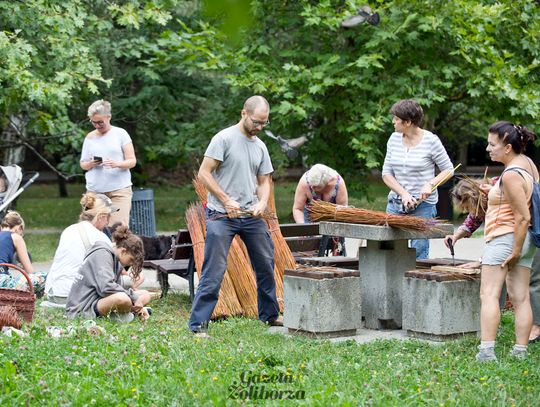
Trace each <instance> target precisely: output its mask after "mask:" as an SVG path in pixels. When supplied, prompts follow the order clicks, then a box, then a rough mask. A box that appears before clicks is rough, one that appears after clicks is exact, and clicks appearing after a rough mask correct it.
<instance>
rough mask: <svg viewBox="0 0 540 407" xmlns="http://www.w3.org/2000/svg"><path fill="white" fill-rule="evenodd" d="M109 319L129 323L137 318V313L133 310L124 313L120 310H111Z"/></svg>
mask: <svg viewBox="0 0 540 407" xmlns="http://www.w3.org/2000/svg"><path fill="white" fill-rule="evenodd" d="M109 319H110V320H111V321H113V322H118V323H119V324H129V323H130V322H131V321H133V320H134V319H135V315H133V312H125V313H122V314H121V313H118V312H111V313H110V315H109Z"/></svg>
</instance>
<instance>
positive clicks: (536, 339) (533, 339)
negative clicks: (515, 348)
mask: <svg viewBox="0 0 540 407" xmlns="http://www.w3.org/2000/svg"><path fill="white" fill-rule="evenodd" d="M536 342H540V335H538V336H535V337H534V338H532V339H529V343H536Z"/></svg>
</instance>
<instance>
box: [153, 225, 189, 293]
mask: <svg viewBox="0 0 540 407" xmlns="http://www.w3.org/2000/svg"><path fill="white" fill-rule="evenodd" d="M144 267H148V268H153V269H154V270H156V271H157V277H158V282H159V285H160V287H161V296H162V297H165V296H166V295H167V293H168V291H169V287H170V286H169V274H176V275H177V276H180V277H182V278H185V279H186V280H187V281H188V284H189V297H190V299H191V301H193V298H195V260H194V257H193V246H192V244H191V236H190V235H189V231H188V230H187V229H180V230H178V233H177V234H176V238H175V244H174V246H173V247H172V248H171V253H170V258H168V259H159V260H146V261H145V262H144Z"/></svg>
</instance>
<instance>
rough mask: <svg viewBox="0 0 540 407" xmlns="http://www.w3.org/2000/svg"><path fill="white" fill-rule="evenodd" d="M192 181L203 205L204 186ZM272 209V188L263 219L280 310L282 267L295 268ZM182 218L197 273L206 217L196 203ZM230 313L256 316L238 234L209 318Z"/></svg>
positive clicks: (247, 263)
mask: <svg viewBox="0 0 540 407" xmlns="http://www.w3.org/2000/svg"><path fill="white" fill-rule="evenodd" d="M193 185H194V187H195V191H196V193H197V195H198V197H199V199H200V200H201V202H202V203H203V204H204V205H205V204H206V200H207V191H206V188H205V187H204V185H203V184H202V182H200V181H199V180H198V179H196V178H195V179H194V180H193ZM275 213H276V212H275V204H274V197H273V192H272V194H271V198H270V202H269V210H268V212H267V214H269V215H270V216H263V219H264V220H265V221H266V223H267V225H268V229H269V231H270V233H271V237H272V240H273V241H274V255H275V265H274V277H275V280H276V295H277V297H278V302H279V305H280V310H281V311H283V271H284V270H285V268H287V269H291V268H295V267H296V263H295V261H294V257H293V256H292V253H291V251H290V249H289V246H288V245H287V243H286V242H285V239H284V238H283V236H282V235H281V230H280V229H279V223H278V220H277V217H276V216H275V215H274V214H275ZM186 220H187V225H188V230H189V233H190V235H191V240H192V242H193V251H194V257H195V266H196V269H197V274H198V275H199V277H200V275H201V270H202V263H203V260H204V238H205V235H206V217H205V212H204V208H203V206H202V205H200V204H197V205H191V206H190V207H189V208H188V210H187V211H186ZM233 297H234V298H233ZM231 315H244V316H246V317H252V318H257V316H258V308H257V286H256V281H255V273H254V271H253V268H252V267H251V262H250V260H249V256H248V253H247V249H246V247H245V245H244V243H243V242H242V240H241V239H240V237H239V236H236V237H235V238H234V239H233V241H232V244H231V249H230V251H229V256H228V258H227V271H226V272H225V276H224V279H223V284H222V286H221V290H220V293H219V300H218V305H217V306H216V309H215V310H214V314H213V315H212V318H219V317H227V316H231Z"/></svg>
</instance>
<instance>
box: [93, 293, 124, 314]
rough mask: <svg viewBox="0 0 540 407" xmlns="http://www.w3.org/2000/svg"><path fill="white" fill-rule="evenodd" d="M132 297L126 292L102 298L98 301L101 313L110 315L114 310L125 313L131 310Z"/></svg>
mask: <svg viewBox="0 0 540 407" xmlns="http://www.w3.org/2000/svg"><path fill="white" fill-rule="evenodd" d="M131 305H132V303H131V298H129V296H128V295H127V294H126V293H115V294H111V295H109V296H108V297H105V298H102V299H101V300H99V301H98V303H97V309H98V311H99V314H100V315H103V316H106V315H109V314H110V313H111V312H112V311H117V312H118V313H120V314H125V313H127V312H130V311H131Z"/></svg>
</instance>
